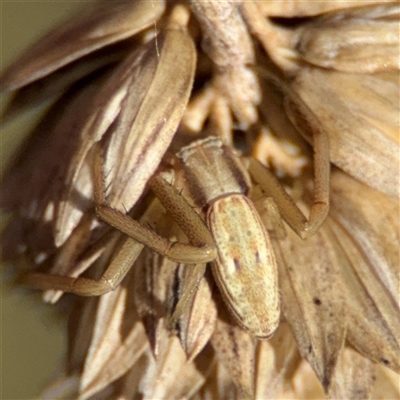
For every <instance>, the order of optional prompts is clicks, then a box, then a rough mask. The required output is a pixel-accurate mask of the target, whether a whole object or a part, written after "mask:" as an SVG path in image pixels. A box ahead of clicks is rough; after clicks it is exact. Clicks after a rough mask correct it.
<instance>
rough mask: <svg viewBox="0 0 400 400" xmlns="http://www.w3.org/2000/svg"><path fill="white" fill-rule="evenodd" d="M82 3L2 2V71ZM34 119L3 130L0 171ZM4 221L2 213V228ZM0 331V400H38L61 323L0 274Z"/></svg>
mask: <svg viewBox="0 0 400 400" xmlns="http://www.w3.org/2000/svg"><path fill="white" fill-rule="evenodd" d="M81 4H82V2H81V3H79V2H74V1H68V2H66V1H42V2H38V1H15V0H14V1H1V3H0V16H1V19H0V21H1V49H0V50H1V51H0V56H1V59H0V62H1V69H2V70H3V69H4V67H6V66H7V65H8V64H9V63H10V62H11V61H12V60H13V58H15V56H16V55H18V54H19V53H21V52H22V51H23V50H24V49H25V48H26V47H27V46H29V44H30V43H32V41H34V40H35V39H36V38H38V37H39V36H41V34H42V33H44V32H46V30H47V29H48V28H49V27H50V26H52V25H53V24H54V23H56V22H57V21H60V20H63V19H64V18H65V17H66V16H67V15H68V14H69V13H71V10H73V9H74V8H76V7H77V6H81ZM6 99H7V97H6V96H5V95H3V96H2V97H1V103H2V107H3V106H4V103H5V101H6ZM36 118H37V111H34V112H30V113H28V114H27V115H24V116H22V117H21V118H19V119H18V120H15V121H13V122H12V123H9V124H7V125H6V126H5V127H2V128H1V142H0V165H1V171H3V168H4V165H5V164H6V163H7V160H9V159H10V157H12V154H13V152H14V151H15V149H16V148H17V146H18V144H19V143H20V142H21V140H22V139H23V137H24V136H25V135H26V134H27V133H28V132H29V129H30V127H31V126H32V124H33V123H34V121H35V119H36ZM5 221H6V217H5V216H4V215H3V216H2V218H1V223H2V226H4V223H5ZM0 332H1V336H0V337H1V358H0V363H1V380H0V398H1V399H3V400H12V399H18V400H23V399H35V398H38V397H37V394H38V393H40V391H41V390H42V389H43V387H44V385H46V384H47V383H49V382H50V381H51V378H52V377H53V376H54V375H55V374H56V372H57V370H58V368H60V366H61V365H62V363H61V362H62V357H63V355H64V351H65V344H66V335H65V332H66V323H65V321H63V320H62V319H60V318H57V313H56V309H55V307H53V306H51V305H46V304H44V303H42V302H41V299H40V295H39V294H36V295H34V294H30V293H29V291H24V290H21V289H16V288H10V286H9V284H8V282H7V276H6V275H4V274H3V275H2V287H1V326H0Z"/></svg>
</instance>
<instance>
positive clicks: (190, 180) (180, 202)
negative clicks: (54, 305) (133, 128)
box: [25, 135, 329, 338]
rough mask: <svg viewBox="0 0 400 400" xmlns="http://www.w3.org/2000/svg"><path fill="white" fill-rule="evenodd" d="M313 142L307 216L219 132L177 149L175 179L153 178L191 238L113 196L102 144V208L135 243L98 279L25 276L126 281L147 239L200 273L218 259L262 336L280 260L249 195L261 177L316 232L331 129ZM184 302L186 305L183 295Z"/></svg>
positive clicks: (274, 306)
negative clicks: (134, 214) (127, 208)
mask: <svg viewBox="0 0 400 400" xmlns="http://www.w3.org/2000/svg"><path fill="white" fill-rule="evenodd" d="M314 148H315V149H316V163H315V195H314V197H315V198H314V204H313V205H312V207H311V212H310V218H309V220H308V221H307V219H306V218H305V216H304V215H303V214H302V212H301V211H300V210H299V208H298V207H297V206H296V204H295V203H294V201H293V200H292V199H291V198H290V197H289V195H288V194H287V193H286V192H285V190H284V189H283V187H282V186H281V185H280V184H279V183H278V181H277V180H276V178H275V177H274V176H273V175H272V173H271V172H269V170H268V169H267V168H266V167H264V166H263V165H262V164H261V163H260V162H258V161H257V160H255V159H253V158H247V159H242V158H240V157H239V156H238V155H236V154H235V153H234V152H233V151H231V150H230V149H229V148H228V147H226V146H224V145H223V144H222V143H221V141H220V139H219V138H217V137H208V138H206V139H203V140H198V141H195V142H193V143H192V144H190V145H189V146H186V147H184V148H183V149H182V150H181V151H179V152H178V153H177V154H176V159H177V164H178V166H179V167H178V168H175V170H174V174H172V175H173V182H172V184H171V182H168V181H167V180H166V179H164V174H163V172H159V173H158V174H156V175H155V176H153V178H152V179H151V180H150V182H149V185H150V187H151V189H152V191H153V192H154V194H155V195H156V197H157V198H158V199H159V200H160V202H161V204H162V205H163V206H164V207H165V209H166V210H167V211H168V212H169V213H170V214H171V216H172V217H173V219H174V220H175V222H176V223H177V224H178V225H179V227H180V228H181V229H182V230H183V232H184V233H185V234H186V236H187V238H188V239H189V242H190V243H189V244H188V243H181V242H177V241H171V240H169V239H167V238H164V237H161V236H160V235H158V234H157V233H156V232H155V231H153V230H152V229H150V228H147V227H146V226H144V225H142V224H141V223H139V222H138V221H136V220H134V219H132V218H131V217H130V216H129V215H127V214H126V213H123V212H121V211H118V210H116V209H114V208H112V207H111V206H110V205H109V204H108V203H107V200H106V198H105V188H104V180H103V172H102V150H101V147H100V145H99V144H97V145H95V147H94V149H93V157H94V173H93V177H94V199H95V207H96V213H97V215H98V217H99V218H101V219H102V220H103V221H105V222H106V223H108V224H109V225H111V226H113V227H114V228H116V229H118V230H119V231H121V232H123V233H125V234H126V235H128V236H129V237H130V238H132V239H134V241H131V242H130V248H129V249H126V247H123V248H122V249H121V250H120V253H119V254H118V255H117V256H116V257H115V259H114V260H113V261H112V263H111V265H110V266H109V267H108V269H107V270H106V272H105V273H104V274H103V276H102V277H101V278H100V279H99V280H93V279H88V278H83V277H78V278H71V277H67V276H60V275H46V274H42V273H31V274H28V275H27V276H26V277H25V282H26V283H28V284H29V285H32V286H34V287H37V288H40V289H57V290H62V291H64V292H72V293H76V294H79V295H84V296H94V295H101V294H104V293H106V292H108V291H110V290H113V289H115V288H116V287H117V286H118V285H119V284H120V283H121V281H122V279H123V278H124V277H125V276H126V274H127V273H128V271H129V270H130V268H131V266H132V265H133V262H134V260H135V259H136V257H137V256H138V255H139V253H140V251H141V250H142V249H143V246H147V247H149V248H151V249H153V250H154V251H155V252H157V253H160V254H162V255H163V256H165V257H167V258H169V259H171V260H173V261H176V262H179V263H185V264H195V265H196V268H195V269H194V275H196V276H197V277H198V276H199V274H200V275H202V274H203V273H204V270H205V267H206V263H207V262H212V272H213V276H214V279H215V280H216V282H217V284H218V287H219V289H220V291H221V293H222V295H223V298H224V300H225V302H226V304H227V306H228V308H229V309H230V311H231V313H232V314H233V315H234V316H235V317H236V320H237V321H238V323H239V324H240V325H241V326H242V327H243V328H245V329H246V330H247V331H249V332H250V333H251V334H253V335H255V336H256V337H259V338H267V337H270V336H271V335H272V334H273V332H274V331H275V329H276V328H277V326H278V324H279V318H280V305H279V290H278V276H277V267H276V261H275V256H274V252H273V248H272V245H271V242H270V239H269V236H268V232H267V230H266V228H265V226H264V224H263V222H262V219H261V217H260V215H259V213H258V212H257V209H256V206H255V205H254V204H253V202H252V201H251V199H250V198H249V197H247V196H248V194H249V190H250V188H251V186H252V182H254V183H255V184H256V185H259V186H260V188H261V189H262V191H263V192H264V193H265V195H266V196H267V197H270V198H272V199H273V201H274V203H275V204H276V206H277V208H278V210H279V214H280V215H281V216H282V217H283V219H284V220H285V221H286V222H287V223H288V225H289V226H290V227H291V228H292V229H293V230H294V231H295V232H296V233H297V234H298V235H300V236H301V237H302V238H306V237H307V236H309V235H311V234H313V233H314V232H315V231H316V230H317V229H318V228H319V226H320V225H321V223H322V222H323V221H324V219H325V217H326V215H327V212H328V209H329V184H328V179H329V158H328V157H327V150H328V147H327V142H326V139H325V136H323V135H320V136H319V137H318V136H317V138H316V139H315V140H314ZM254 183H253V184H254ZM178 190H179V191H178ZM196 210H197V212H196ZM196 279H197V278H194V279H193V281H195V280H196ZM189 291H190V290H187V292H189ZM182 297H185V294H184V295H183V296H182ZM180 303H181V304H179V303H178V306H177V308H178V309H179V312H181V311H182V308H183V305H182V304H183V303H184V301H182V302H180Z"/></svg>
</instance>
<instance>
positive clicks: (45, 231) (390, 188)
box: [2, 0, 400, 400]
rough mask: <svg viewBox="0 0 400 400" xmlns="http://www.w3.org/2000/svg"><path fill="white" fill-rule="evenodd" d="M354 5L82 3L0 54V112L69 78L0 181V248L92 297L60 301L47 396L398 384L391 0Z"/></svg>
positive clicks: (391, 391)
mask: <svg viewBox="0 0 400 400" xmlns="http://www.w3.org/2000/svg"><path fill="white" fill-rule="evenodd" d="M355 5H360V6H363V7H355ZM364 5H365V2H363V1H362V2H358V3H357V4H356V3H354V2H352V3H350V2H347V1H346V2H340V4H339V3H338V2H331V1H326V2H324V3H318V2H311V1H306V2H299V1H285V2H281V1H280V2H279V1H268V2H267V1H266V2H255V1H247V2H241V1H240V2H238V3H224V2H217V3H210V2H206V1H202V0H193V1H188V2H187V4H186V3H179V2H175V1H170V2H161V1H160V2H151V1H150V2H142V1H139V2H125V3H124V4H120V5H116V6H115V7H114V6H112V5H111V3H109V2H100V3H99V4H96V5H93V7H92V8H91V9H90V10H89V11H87V12H84V13H82V15H81V16H75V17H74V19H72V20H70V22H67V23H66V25H63V26H62V27H61V28H60V29H59V30H57V29H55V30H53V31H52V32H53V37H49V38H48V39H44V41H42V42H41V43H39V44H38V45H35V46H33V47H32V53H31V52H28V53H27V54H28V55H27V56H26V57H27V58H26V59H25V60H26V63H25V64H24V62H25V61H24V58H21V60H22V61H21V62H17V65H16V66H15V67H10V69H9V71H11V70H12V69H13V68H14V70H15V71H16V75H8V74H9V73H8V72H7V73H6V76H5V78H4V79H6V80H8V83H7V82H3V83H4V87H5V88H6V87H7V84H9V85H10V87H13V85H15V87H19V86H18V85H25V86H22V87H21V89H20V91H19V93H20V94H19V95H17V96H16V99H15V102H14V103H11V107H14V106H15V107H16V108H14V110H15V111H18V107H19V106H20V107H21V110H23V107H24V104H23V102H24V96H26V97H25V99H26V101H27V103H26V106H29V105H31V104H34V102H35V101H42V99H44V98H46V96H47V98H48V96H50V97H51V96H57V95H61V92H62V91H65V90H66V91H67V92H66V95H64V96H62V97H61V98H60V101H59V102H58V104H57V106H55V107H53V108H51V109H50V111H49V114H48V115H47V116H46V118H45V119H44V121H43V123H42V124H41V125H40V126H39V127H38V128H37V131H36V133H35V134H34V135H33V136H32V138H31V139H30V140H29V142H28V143H27V145H26V146H24V149H23V150H22V151H21V153H20V155H19V156H18V158H17V159H16V160H15V163H14V165H13V166H12V168H11V169H10V170H9V171H8V172H7V173H6V176H5V179H4V183H5V185H4V186H5V190H2V193H4V196H3V198H2V205H3V207H4V208H5V209H6V210H7V211H10V212H13V213H14V216H15V218H14V220H13V221H12V222H11V223H10V225H9V227H8V228H7V230H6V231H5V235H6V237H5V240H4V243H5V244H3V247H4V249H5V257H6V258H8V259H9V260H10V261H13V262H14V263H15V264H16V265H15V268H14V271H15V272H16V274H20V275H23V277H22V279H21V281H22V282H28V283H29V284H31V285H33V286H34V287H36V288H40V289H42V290H46V292H45V294H44V297H45V299H46V300H47V301H50V302H55V301H57V300H58V299H59V298H60V296H61V295H62V294H63V293H64V291H66V292H72V293H76V294H80V295H83V296H87V295H89V296H92V295H93V296H96V295H100V296H101V297H99V298H97V299H96V298H90V299H84V298H77V296H64V297H63V299H62V302H60V304H62V305H65V307H64V308H63V310H65V311H66V312H67V313H68V316H69V332H68V334H69V350H68V359H67V361H66V364H65V371H67V372H66V373H62V372H61V373H60V376H59V377H60V378H59V380H58V384H57V385H56V387H53V388H50V392H48V393H50V394H49V395H50V397H51V396H52V395H53V398H54V397H55V396H56V395H57V393H59V390H60V389H62V387H63V386H65V387H66V388H67V389H68V390H70V391H72V392H74V393H71V395H70V397H71V398H81V399H82V400H83V399H89V398H96V399H98V400H103V399H120V400H122V399H123V400H130V399H136V398H147V399H149V400H150V399H154V398H157V399H160V400H161V399H166V400H170V399H189V398H190V399H194V400H200V399H205V400H206V399H207V400H210V399H216V400H218V399H221V400H225V399H232V400H234V399H237V400H239V399H240V400H242V399H243V398H261V399H264V398H282V399H289V398H291V399H313V398H314V399H318V400H320V399H322V398H326V397H330V398H334V397H339V398H385V399H389V398H396V397H397V398H399V397H400V396H399V390H398V388H396V383H397V382H396V381H397V380H398V375H397V374H395V373H393V374H391V373H390V372H388V370H386V369H384V367H381V366H380V365H374V362H379V363H381V364H382V365H387V366H389V367H390V368H392V370H393V371H399V369H400V366H399V363H398V360H399V359H400V357H399V355H400V351H399V349H400V343H399V337H398V333H397V332H398V331H400V326H399V307H398V300H399V298H398V286H399V283H400V278H399V270H398V265H399V259H398V249H397V245H398V242H399V235H398V228H399V226H398V225H399V215H398V209H397V202H396V200H395V199H393V198H390V197H388V196H387V194H390V196H392V197H396V196H398V194H399V193H398V178H399V175H398V168H397V167H398V163H399V158H398V154H397V153H398V150H399V137H398V129H399V127H400V121H399V114H400V112H399V111H400V110H399V105H398V92H399V82H398V76H397V74H396V72H394V73H393V72H392V73H390V72H389V71H390V69H393V68H397V64H396V60H395V58H396V56H397V55H398V51H397V47H395V46H393V43H392V45H388V46H384V45H382V44H383V43H390V41H391V40H392V39H390V37H391V36H390V35H392V36H393V27H395V26H396V24H398V10H397V6H396V5H394V4H390V5H386V4H379V5H378V4H377V5H371V4H370V5H369V6H368V7H364ZM96 10H97V11H96ZM327 10H330V11H331V12H330V13H328V12H327ZM90 13H92V14H90ZM121 14H124V15H121ZM319 14H322V15H319ZM275 17H278V18H275ZM89 22H90V23H89ZM85 24H86V25H85ZM332 27H335V28H336V31H335V32H333V33H332ZM73 29H75V31H74V32H72V31H71V30H73ZM313 32H314V33H315V32H318V35H316V34H315V35H313V36H311V37H310V35H312V33H313ZM343 32H346V33H347V34H346V33H345V34H344V36H345V37H344V38H343ZM390 32H391V33H390ZM388 33H389V34H388ZM338 37H339V38H340V37H342V38H343V40H342V41H341V42H342V43H340V44H343V46H344V47H340V46H339V48H338V47H336V49H338V53H337V54H336V56H332V52H329V46H330V45H332V46H336V45H337V43H338V42H337V38H338ZM55 39H57V40H61V42H60V43H61V44H65V46H60V49H58V48H55V47H54V48H52V46H54V43H55ZM69 40H71V41H69ZM63 41H64V42H63ZM66 42H68V43H66ZM355 42H357V43H355ZM392 42H393V40H392ZM349 46H350V47H349ZM374 47H378V49H377V55H379V57H376V58H374V59H372V57H370V55H371V52H373V49H374ZM327 48H328V49H327ZM350 48H351V52H350V53H346V52H347V50H349V49H350ZM304 49H307V51H306V52H304V51H303V50H304ZM325 50H328V51H327V52H326V51H325ZM341 50H343V51H342V52H341ZM35 54H36V55H39V56H40V58H41V59H40V60H37V61H35V60H34V57H35ZM385 55H386V56H387V60H388V63H387V68H386V67H385V66H384V58H385ZM364 56H367V59H366V60H364ZM32 60H33V61H32ZM358 64H359V65H360V68H359V69H358V68H357V65H358ZM35 65H36V66H37V69H36V70H35V68H36V67H35ZM321 67H322V68H321ZM32 68H33V69H32ZM99 68H100V69H99ZM327 68H329V69H327ZM355 68H357V70H356V72H357V73H348V72H347V71H352V70H354V69H355ZM338 70H340V71H346V72H339V71H338ZM380 70H383V72H381V73H379V74H378V73H376V72H375V71H380ZM21 71H22V72H21ZM369 71H374V72H375V73H374V75H372V74H371V73H370V72H369ZM360 72H362V74H361V73H360ZM10 74H11V73H10ZM41 77H42V78H41ZM14 78H15V80H14ZM36 79H37V80H36ZM78 80H79V81H78ZM193 81H194V82H195V84H194V85H193V87H194V89H193V88H192V84H193ZM29 82H31V83H29ZM74 82H76V84H74ZM71 84H72V85H73V88H72V89H70V88H69V87H70V85H71ZM40 85H44V86H43V90H42V93H41V94H43V96H36V97H35V96H32V91H34V90H35V88H38V87H40ZM36 90H38V89H36ZM24 93H25V95H24ZM10 110H11V111H12V110H13V108H11V109H10ZM9 116H10V118H11V114H9ZM210 136H211V137H210ZM222 143H223V144H222ZM44 144H45V145H46V146H45V148H44ZM167 149H168V150H167ZM255 158H258V160H256V159H255ZM331 163H332V164H336V165H337V166H339V167H340V168H341V169H342V171H339V170H338V169H337V168H335V167H333V168H331V167H332V165H331ZM263 164H264V165H263ZM265 165H268V167H269V168H266V167H265ZM31 170H32V171H33V179H32V180H30V172H31ZM313 171H314V179H313V178H312V172H313ZM343 171H345V172H343ZM347 174H350V175H352V176H354V177H355V178H351V177H350V176H349V175H347ZM27 176H28V178H27ZM356 179H358V180H362V181H363V182H364V183H360V182H359V181H358V180H356ZM365 184H368V185H369V186H365ZM373 187H375V188H376V189H373ZM378 189H379V191H378ZM384 193H386V194H384ZM304 204H307V205H308V204H309V205H310V206H309V207H308V208H309V211H310V213H309V215H310V216H309V218H308V219H307V218H306V216H305V215H307V213H306V214H303V211H304V210H305V211H307V210H306V209H307V207H304V206H303V205H304ZM377 205H378V206H377ZM328 213H329V215H328ZM327 215H328V218H327V219H325V217H326V216H327ZM283 221H285V222H287V223H288V225H289V226H290V227H291V228H292V229H293V231H294V232H296V233H297V235H298V236H300V237H302V238H304V239H305V240H301V239H300V238H299V237H297V236H295V234H294V233H293V232H292V231H291V230H289V229H287V227H285V226H283V225H282V224H283V223H284V222H283ZM104 222H105V223H104ZM260 233H261V234H260ZM313 234H314V235H313ZM125 235H129V236H130V237H129V238H127V237H126V236H125ZM267 235H269V236H270V237H271V238H272V239H273V243H272V245H271V243H270V242H269V240H268V239H266V237H267ZM260 238H261V240H260ZM273 246H274V248H273ZM266 253H268V255H269V257H262V255H263V254H266ZM274 253H275V254H276V255H277V258H278V266H277V268H276V267H275V264H274V262H273V254H274ZM217 255H218V257H217ZM261 259H265V260H267V261H265V262H262V260H261ZM89 267H90V268H89ZM26 272H28V273H26ZM211 273H213V275H212V274H211ZM278 274H279V276H278ZM215 282H217V283H218V285H216V284H215ZM268 285H269V286H268ZM238 288H239V290H238ZM260 288H262V289H263V290H261V294H260ZM266 288H269V289H268V290H265V289H266ZM108 291H111V293H109V294H107V295H104V294H105V293H106V292H108ZM266 300H267V301H266ZM281 304H282V309H283V312H282V313H281V312H280V311H281V310H280V308H281V306H280V305H281ZM254 316H255V317H254ZM243 328H245V329H243ZM267 336H271V339H270V340H269V341H260V340H259V338H265V337H267ZM348 345H351V346H352V350H350V348H349V347H346V346H348ZM306 360H308V362H307V361H306ZM76 376H79V382H77V381H76V380H74V377H76ZM375 377H376V380H375ZM374 382H376V384H375V385H374ZM385 385H386V387H387V390H385Z"/></svg>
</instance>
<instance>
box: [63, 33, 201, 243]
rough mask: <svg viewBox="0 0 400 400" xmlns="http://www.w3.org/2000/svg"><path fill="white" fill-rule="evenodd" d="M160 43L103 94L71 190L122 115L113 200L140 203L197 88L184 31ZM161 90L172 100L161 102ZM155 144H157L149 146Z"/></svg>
mask: <svg viewBox="0 0 400 400" xmlns="http://www.w3.org/2000/svg"><path fill="white" fill-rule="evenodd" d="M157 43H158V44H157V46H158V49H159V50H158V53H157V52H156V48H155V42H150V43H149V44H147V45H145V46H144V47H143V48H141V49H140V50H139V51H138V53H135V54H133V55H132V56H131V57H130V58H128V59H127V60H126V61H125V62H124V63H123V64H122V65H121V66H120V68H119V69H117V70H116V72H115V73H114V74H113V75H112V76H111V77H110V78H109V80H108V81H107V83H106V85H105V86H104V87H103V88H102V90H101V91H100V92H99V93H98V95H97V98H96V99H95V102H94V105H93V110H94V112H95V114H94V115H93V116H91V117H90V119H89V123H88V125H86V126H85V127H84V128H83V132H84V135H83V136H84V138H85V139H84V141H83V142H82V145H81V147H80V149H79V151H78V152H77V153H76V155H75V159H74V160H73V162H72V163H71V167H70V170H69V173H68V176H67V178H66V185H67V187H69V188H72V187H73V185H74V181H76V180H77V179H78V177H79V176H80V175H81V168H82V165H83V160H84V159H85V158H86V157H87V153H88V151H89V149H90V148H91V147H92V145H93V143H94V142H95V141H98V140H100V139H101V137H102V136H103V134H104V133H105V132H106V130H107V129H108V128H109V127H110V125H111V124H112V122H113V121H114V120H115V119H116V118H117V116H118V120H117V122H116V124H114V125H113V127H112V130H113V135H112V138H113V139H112V140H111V142H110V144H109V147H108V150H107V155H106V165H105V168H106V171H107V174H106V176H107V179H108V181H107V183H108V182H112V185H111V188H110V194H109V201H110V203H111V204H113V206H114V207H116V208H120V209H122V210H124V209H125V208H127V209H130V208H131V207H132V206H133V205H134V204H135V203H136V201H137V199H138V198H139V197H140V195H141V194H142V192H143V189H144V186H145V185H146V183H147V181H148V179H149V178H150V176H151V175H152V174H153V173H154V170H155V169H156V168H157V166H158V164H159V162H160V160H161V158H162V156H163V155H164V153H165V151H166V149H167V148H168V146H169V144H170V142H171V140H172V137H173V134H174V133H175V130H176V128H177V125H178V123H179V119H180V118H181V116H182V113H183V110H184V108H185V105H186V102H187V101H188V96H189V93H190V90H191V86H192V80H193V74H194V65H195V52H194V47H193V43H192V41H191V39H190V37H189V36H188V35H187V34H186V33H185V32H184V31H181V30H174V29H170V30H167V31H166V35H165V37H163V36H160V37H159V38H158V39H157ZM177 61H178V62H179V63H178V62H177ZM172 65H173V66H174V68H175V70H176V72H177V73H178V71H177V68H180V72H179V73H178V75H177V79H174V80H172V79H168V78H167V77H166V76H165V73H166V72H164V71H169V69H170V68H171V66H172ZM178 66H180V67H178ZM167 76H168V75H167ZM160 92H163V93H164V94H165V96H166V99H167V100H168V101H163V102H162V103H161V104H160V102H159V100H158V93H160ZM139 93H140V96H138V94H139ZM104 110H106V111H104ZM155 111H157V112H155ZM153 142H155V143H157V146H150V143H153ZM145 150H146V151H145ZM117 155H118V157H117ZM116 157H117V158H118V162H117V160H116ZM117 165H118V168H116V166H117ZM109 171H111V172H109ZM72 195H73V191H72V190H71V189H70V190H69V192H68V195H67V200H66V201H65V202H64V203H63V204H64V205H65V206H64V207H63V208H61V210H60V212H59V215H58V219H57V231H59V232H63V233H64V234H63V236H61V235H59V236H58V237H57V238H56V243H58V244H60V243H62V242H63V241H64V240H65V236H66V235H67V234H68V230H67V229H66V228H65V225H66V224H68V222H69V219H70V214H71V209H70V203H71V202H70V201H69V200H68V198H69V197H71V196H72Z"/></svg>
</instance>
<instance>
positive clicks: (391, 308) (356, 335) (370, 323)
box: [330, 222, 400, 372]
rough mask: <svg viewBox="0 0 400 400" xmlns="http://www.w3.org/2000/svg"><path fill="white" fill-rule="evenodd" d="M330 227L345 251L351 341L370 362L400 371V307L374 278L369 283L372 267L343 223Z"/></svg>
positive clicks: (344, 265)
mask: <svg viewBox="0 0 400 400" xmlns="http://www.w3.org/2000/svg"><path fill="white" fill-rule="evenodd" d="M330 225H331V227H332V229H333V232H334V234H335V236H336V238H338V240H340V246H341V247H342V249H343V250H342V251H343V255H342V256H341V262H340V267H341V273H342V276H343V282H344V283H345V296H346V316H347V326H348V329H347V340H348V341H349V342H350V343H351V344H352V345H353V346H354V347H355V348H356V349H357V350H358V351H359V352H360V353H361V354H363V355H365V356H366V357H368V358H369V359H371V360H374V361H377V362H380V363H382V364H383V365H385V366H387V367H389V368H392V369H393V370H394V371H396V372H399V371H400V365H399V360H400V345H399V337H398V332H399V331H400V330H399V329H397V328H398V327H399V317H398V315H399V309H398V304H394V303H393V299H392V298H390V296H388V293H387V291H385V289H384V288H383V287H382V284H381V283H380V282H379V281H378V280H377V279H376V278H375V277H374V275H372V276H371V278H369V279H368V281H367V282H365V278H366V276H367V275H366V271H368V267H369V265H368V262H366V261H365V254H363V252H362V251H360V250H359V248H358V245H357V243H354V241H353V240H352V239H351V237H350V236H349V234H348V233H347V232H346V231H345V230H344V229H343V228H342V227H341V226H340V225H339V224H336V223H333V222H331V223H330ZM339 238H340V239H339ZM359 263H361V264H360V265H359ZM360 274H361V276H360ZM364 285H366V287H365V286H364ZM360 315H362V316H363V318H360Z"/></svg>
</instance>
